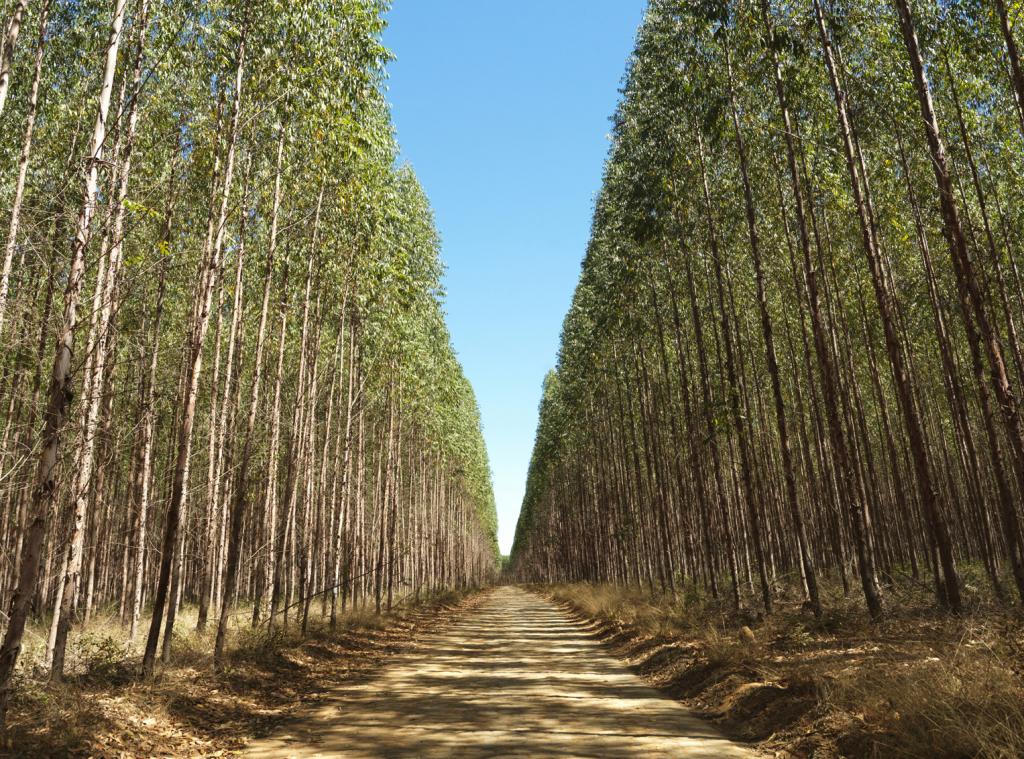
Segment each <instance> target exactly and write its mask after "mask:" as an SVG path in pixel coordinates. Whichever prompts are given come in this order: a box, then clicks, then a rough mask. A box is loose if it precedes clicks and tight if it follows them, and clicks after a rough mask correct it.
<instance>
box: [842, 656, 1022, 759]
mask: <svg viewBox="0 0 1024 759" xmlns="http://www.w3.org/2000/svg"><path fill="white" fill-rule="evenodd" d="M823 697H824V698H825V699H827V700H828V701H829V702H830V703H832V704H833V705H834V706H836V707H838V708H840V709H842V710H844V711H848V712H850V713H852V714H854V715H856V716H857V717H859V719H861V720H862V721H863V723H864V725H865V727H866V728H868V730H867V731H866V732H867V733H868V734H869V735H870V737H869V738H868V739H867V740H865V741H863V742H865V743H867V744H868V746H866V747H865V748H868V747H869V748H870V753H864V754H860V755H867V756H875V757H915V758H916V757H920V759H925V758H926V757H927V758H929V759H931V758H932V757H934V758H935V759H939V758H940V757H948V758H949V759H953V758H954V757H987V758H989V759H1014V758H1016V757H1021V756H1024V688H1022V685H1021V680H1020V677H1019V676H1018V675H1017V674H1015V673H1014V672H1013V669H1012V668H1011V667H1010V666H1009V665H1008V663H1007V662H1006V661H1005V660H1004V659H1003V658H1002V657H1001V656H1000V655H999V654H998V653H996V651H994V650H993V649H992V648H990V647H988V646H985V645H983V644H980V643H974V644H968V645H965V646H961V647H958V648H957V649H956V650H954V651H953V652H952V653H951V655H949V656H947V657H938V656H934V657H927V658H925V659H923V660H917V661H908V662H892V663H890V664H889V665H888V666H874V667H871V668H868V669H859V670H852V671H849V672H846V673H843V674H842V676H840V677H837V678H836V679H835V680H834V681H832V682H831V683H829V685H828V686H827V687H826V689H825V693H824V694H823ZM853 740H854V741H856V740H857V738H856V736H854V738H853Z"/></svg>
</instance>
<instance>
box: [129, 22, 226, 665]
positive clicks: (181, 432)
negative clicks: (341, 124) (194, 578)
mask: <svg viewBox="0 0 1024 759" xmlns="http://www.w3.org/2000/svg"><path fill="white" fill-rule="evenodd" d="M245 38H246V29H245V27H244V26H243V29H242V35H241V39H240V40H239V43H238V57H237V64H236V67H235V82H234V102H233V105H232V114H231V127H230V132H229V135H228V146H227V157H226V159H225V169H224V185H223V191H222V193H221V203H220V213H219V214H218V216H216V217H214V216H213V215H212V214H211V217H210V218H211V226H210V228H209V230H208V232H207V244H206V245H205V246H204V247H206V248H207V250H204V255H203V263H202V272H201V273H200V283H199V288H198V290H197V292H196V306H195V311H194V316H195V318H194V319H193V323H192V325H191V327H190V329H189V337H188V348H187V359H186V361H187V364H186V367H185V371H186V381H185V384H184V388H185V394H184V397H183V398H182V399H181V404H180V405H181V408H182V415H181V420H180V422H179V427H178V434H177V456H176V460H175V464H174V476H173V481H172V485H171V500H170V502H169V503H168V505H167V517H166V525H165V530H164V538H163V544H162V545H163V548H162V554H161V557H160V575H159V578H158V580H157V587H156V594H155V595H154V598H153V618H152V621H151V623H150V626H149V636H148V638H147V639H146V651H145V654H144V655H143V659H142V673H143V676H144V677H151V676H152V674H153V670H154V667H155V664H156V649H157V643H158V642H159V638H160V622H161V620H162V618H163V612H164V605H165V604H166V602H167V591H168V588H169V585H170V580H171V563H172V561H173V558H174V552H175V545H176V543H177V536H178V519H179V517H180V514H181V510H182V502H183V500H184V497H185V488H186V486H187V481H186V480H187V472H188V459H189V453H190V451H191V448H192V426H193V423H194V421H195V413H196V398H197V396H198V392H199V375H200V369H201V368H202V359H203V343H204V342H205V340H206V333H207V330H208V328H209V324H210V307H211V303H212V299H213V291H214V286H215V283H216V280H217V276H218V273H219V271H220V267H221V251H222V250H223V245H224V232H225V226H226V225H225V222H226V220H227V213H228V202H229V201H230V197H231V181H232V177H233V173H234V164H235V148H236V143H237V140H238V131H239V115H240V113H241V106H242V82H243V79H244V77H243V75H244V71H245ZM214 225H215V226H214ZM211 237H212V238H213V239H212V240H210V238H211ZM170 621H171V622H173V620H170ZM172 632H173V628H172V624H168V629H166V630H165V631H164V636H165V638H167V639H170V637H171V633H172Z"/></svg>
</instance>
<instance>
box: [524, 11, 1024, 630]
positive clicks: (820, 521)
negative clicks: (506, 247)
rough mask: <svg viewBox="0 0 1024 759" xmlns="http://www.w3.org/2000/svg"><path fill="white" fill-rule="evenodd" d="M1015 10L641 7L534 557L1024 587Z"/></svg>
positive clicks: (735, 599)
mask: <svg viewBox="0 0 1024 759" xmlns="http://www.w3.org/2000/svg"><path fill="white" fill-rule="evenodd" d="M1019 14H1020V7H1019V4H1009V3H1006V2H1004V0H941V2H933V1H932V0H913V1H912V0H888V1H887V2H884V3H877V2H863V1H862V0H794V1H793V2H789V1H788V0H787V2H780V1H779V0H651V3H650V5H649V8H648V11H647V14H646V17H645V19H644V22H643V25H642V27H641V29H640V31H639V33H638V36H637V40H636V49H635V52H634V53H633V55H632V57H631V59H630V61H629V66H628V72H627V76H626V79H625V84H624V90H623V99H622V102H621V104H620V107H619V108H618V110H617V112H616V114H615V118H614V134H613V138H614V140H613V146H612V149H611V153H610V157H609V159H608V161H607V163H606V166H605V172H604V180H603V186H602V189H601V191H600V193H599V196H598V198H597V201H596V208H595V212H594V218H593V226H592V232H591V239H590V243H589V247H588V249H587V252H586V258H585V261H584V264H583V271H582V275H581V278H580V282H579V285H578V287H577V289H576V293H575V297H574V299H573V302H572V306H571V308H570V310H569V313H568V315H567V316H566V318H565V323H564V328H563V333H562V345H561V353H560V356H559V361H558V367H557V371H555V372H553V373H551V374H550V375H549V376H548V377H547V379H546V381H545V384H544V395H543V400H542V403H541V407H540V422H539V428H538V431H537V441H536V446H535V449H534V453H533V458H532V462H531V465H530V471H529V480H528V483H527V490H526V497H525V503H524V508H523V511H522V513H521V516H520V520H519V524H518V528H517V532H516V539H515V546H514V548H513V552H512V559H511V562H512V568H513V572H514V573H515V575H516V576H517V577H519V578H522V579H526V580H544V581H569V580H573V581H576V580H591V581H611V582H618V583H634V584H639V585H644V586H649V587H650V588H652V589H655V590H657V591H666V592H675V593H677V594H679V593H682V592H684V591H685V592H687V593H690V592H697V593H698V594H702V595H706V596H711V597H715V598H719V599H721V600H722V602H724V603H726V604H728V605H729V606H732V607H746V608H754V609H757V608H760V609H761V610H762V611H763V612H771V611H772V609H773V605H774V604H775V603H776V602H777V601H778V600H779V599H780V598H784V597H785V598H792V597H793V595H794V592H795V594H796V596H797V598H798V599H801V600H803V602H804V603H805V604H807V607H808V608H809V609H810V610H813V612H814V613H815V614H818V615H820V614H821V613H822V606H823V605H824V603H825V601H824V597H825V596H826V593H825V592H824V590H823V589H824V588H831V587H838V586H839V583H841V584H842V588H843V589H844V590H845V591H846V592H847V593H857V594H860V596H861V597H862V598H863V600H864V604H865V607H866V610H867V612H868V613H869V614H870V616H871V617H872V618H874V619H880V618H882V617H883V615H885V614H886V612H887V605H888V604H893V603H895V601H894V600H893V594H894V592H895V589H896V588H897V587H901V586H906V585H907V584H924V585H925V587H928V588H930V589H931V590H932V591H933V592H934V597H935V600H936V603H937V604H938V605H940V606H941V607H943V608H946V609H949V610H951V611H952V612H954V613H959V612H961V611H964V610H965V609H969V608H972V607H973V605H974V604H976V603H980V602H983V601H984V600H986V599H992V598H998V599H1001V600H1002V601H1003V602H1008V603H1009V602H1016V603H1020V599H1021V597H1024V560H1022V545H1024V543H1022V532H1021V518H1022V497H1024V427H1022V420H1021V408H1020V403H1021V391H1022V385H1024V358H1022V345H1021V335H1020V333H1019V330H1020V329H1021V322H1022V321H1024V288H1022V277H1021V272H1020V267H1021V265H1022V263H1024V260H1022V249H1024V237H1022V235H1024V176H1022V172H1024V72H1022V64H1021V61H1020V50H1019V46H1020V44H1021V39H1020V37H1021V35H1020V33H1019V30H1018V29H1017V28H1016V25H1015V22H1016V21H1017V20H1018V16H1019Z"/></svg>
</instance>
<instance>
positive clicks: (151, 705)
mask: <svg viewBox="0 0 1024 759" xmlns="http://www.w3.org/2000/svg"><path fill="white" fill-rule="evenodd" d="M479 600H480V599H479V598H478V597H476V596H467V597H458V596H453V595H448V596H444V597H442V598H437V599H433V600H431V601H428V602H424V603H422V604H420V605H419V606H415V607H412V608H407V609H406V608H402V609H399V610H396V611H395V612H393V613H391V614H387V615H382V616H381V617H377V616H375V615H372V614H364V613H359V614H351V615H348V616H347V617H345V618H343V619H342V620H341V622H340V624H339V626H338V628H337V629H336V630H333V631H332V630H330V629H329V628H328V627H327V626H326V625H322V626H316V627H314V628H312V629H311V630H310V631H309V634H308V635H307V637H306V638H304V639H303V638H302V637H300V636H299V635H298V633H297V632H294V631H293V632H278V633H276V634H275V635H274V636H271V637H268V636H267V635H266V634H263V635H253V634H241V635H239V636H238V639H237V640H236V645H235V648H234V650H233V651H232V652H231V656H230V659H229V663H228V666H227V667H225V668H224V669H223V670H222V671H217V670H215V669H214V667H213V662H212V658H211V656H210V654H209V651H206V650H197V646H196V643H195V641H194V640H193V641H191V642H190V644H189V647H188V649H187V650H185V651H183V652H182V653H181V655H180V656H176V659H180V663H179V664H177V665H175V664H173V663H172V665H170V666H168V667H165V668H164V669H163V670H162V671H161V672H160V673H159V675H158V677H157V678H156V679H155V680H154V681H153V682H150V683H141V682H138V681H136V680H135V679H134V678H132V677H130V675H129V676H126V674H125V673H126V672H128V673H130V672H133V671H136V670H137V666H136V665H137V662H135V661H134V660H133V659H134V657H133V659H132V660H126V661H125V662H124V666H123V667H121V668H119V669H118V672H119V674H117V675H116V676H112V677H110V678H109V679H103V678H96V677H90V676H86V675H82V676H79V677H77V678H72V679H69V680H68V681H67V682H65V683H62V684H59V685H50V684H45V683H43V682H37V681H33V680H26V679H22V680H20V681H19V683H18V685H17V692H16V694H15V698H14V701H13V704H12V710H11V712H10V714H9V716H8V730H7V734H6V735H5V736H4V742H3V744H2V747H0V755H3V756H11V757H40V756H80V757H95V758H96V759H134V758H135V757H140V758H142V757H147V758H148V757H218V756H237V755H239V754H241V753H242V751H243V749H244V747H245V745H246V744H247V743H248V742H249V741H250V740H252V739H253V738H256V737H260V736H263V735H267V734H268V733H270V732H272V731H273V730H274V729H276V728H277V727H278V726H279V725H281V723H282V722H284V721H285V720H287V719H288V717H289V715H290V714H291V713H292V711H293V710H294V709H295V708H296V707H298V706H299V705H301V704H303V703H308V702H310V701H315V700H317V699H318V698H320V697H322V696H323V694H324V693H326V692H327V691H328V690H329V689H330V688H332V687H334V686H336V685H338V684H339V683H342V682H353V681H354V680H356V679H358V678H369V677H372V676H373V675H374V673H375V672H376V671H377V670H378V669H379V668H380V667H381V666H382V665H383V664H384V663H386V662H387V661H388V659H389V658H390V657H392V656H393V655H394V654H395V653H397V652H399V651H401V650H403V649H404V648H405V647H407V646H408V645H409V644H410V643H411V642H412V641H413V639H414V638H415V637H416V636H418V635H421V634H423V633H424V632H428V631H430V630H433V629H437V628H438V627H440V626H443V625H445V624H447V623H448V621H449V620H450V619H451V618H452V617H453V616H454V615H456V614H459V613H461V612H462V611H463V610H464V609H465V608H467V607H471V606H474V605H476V604H477V603H479ZM204 640H205V639H204ZM210 642H211V643H212V640H211V641H210Z"/></svg>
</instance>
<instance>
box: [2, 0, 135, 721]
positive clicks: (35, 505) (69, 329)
mask: <svg viewBox="0 0 1024 759" xmlns="http://www.w3.org/2000/svg"><path fill="white" fill-rule="evenodd" d="M126 4H127V0H117V3H116V5H115V7H114V13H113V18H112V21H111V25H110V36H109V38H108V42H107V50H106V58H105V62H104V69H103V79H102V84H101V86H100V92H99V102H98V104H97V110H96V122H95V125H94V126H93V134H92V142H91V144H90V146H89V160H88V161H87V162H86V167H85V173H84V177H83V192H82V203H81V205H80V207H79V212H78V222H77V224H76V227H75V239H74V242H73V243H72V246H71V264H70V269H69V271H68V281H67V286H66V287H65V290H64V314H63V318H62V319H61V327H60V333H59V335H58V338H57V348H56V353H55V355H54V361H53V370H52V372H51V374H50V385H49V391H48V393H47V396H48V398H47V405H46V411H45V412H44V424H43V431H42V436H41V442H40V449H39V450H40V452H39V464H38V468H37V469H36V474H35V487H34V489H33V491H32V505H31V520H32V521H31V522H30V523H29V525H28V527H27V529H26V536H25V540H24V543H23V546H22V551H21V572H20V574H19V577H18V585H17V588H16V590H15V592H14V597H13V598H12V599H11V606H10V612H9V614H8V623H7V632H6V633H5V635H4V641H3V645H2V646H0V726H2V725H3V724H4V720H5V718H6V712H7V702H8V698H9V696H10V687H11V677H12V676H13V674H14V668H15V665H16V664H17V661H18V654H19V652H20V651H21V639H22V636H23V635H24V632H25V622H26V620H27V618H28V610H29V602H30V601H31V598H32V593H33V591H34V589H35V583H36V577H37V575H38V572H39V560H40V555H41V550H42V545H43V538H44V536H45V529H46V514H47V512H48V511H49V509H50V507H51V504H52V502H53V499H54V495H55V493H56V482H55V480H54V470H55V469H56V466H57V454H58V447H59V444H60V433H61V430H62V428H63V426H64V417H65V414H66V412H67V407H68V404H69V403H70V401H71V396H72V394H73V388H72V380H73V377H72V373H71V355H72V348H73V346H74V335H75V328H76V327H77V326H78V302H79V299H80V297H81V293H82V280H83V276H84V273H85V249H86V246H87V245H88V243H89V238H90V236H91V227H92V217H93V213H94V211H95V208H96V195H97V191H98V188H99V167H100V162H101V161H102V159H103V143H104V140H105V139H106V134H107V113H108V111H109V109H110V98H111V94H112V93H113V89H114V72H115V70H116V68H117V56H118V51H119V49H120V45H121V26H122V24H123V23H124V13H125V6H126Z"/></svg>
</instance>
